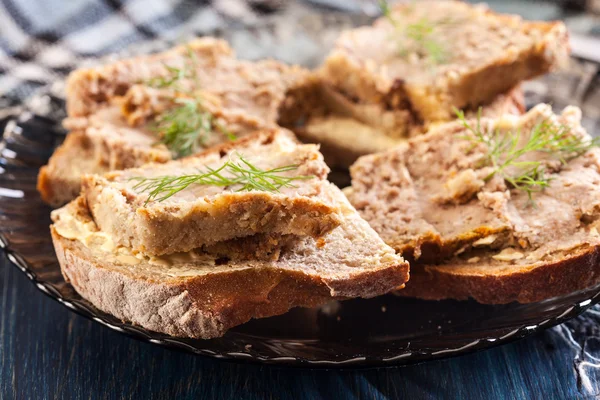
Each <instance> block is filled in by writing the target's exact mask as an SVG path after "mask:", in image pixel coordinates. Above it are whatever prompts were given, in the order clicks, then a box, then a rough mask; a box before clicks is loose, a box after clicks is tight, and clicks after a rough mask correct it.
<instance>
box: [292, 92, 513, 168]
mask: <svg viewBox="0 0 600 400" xmlns="http://www.w3.org/2000/svg"><path fill="white" fill-rule="evenodd" d="M321 93H322V94H323V96H322V97H321V99H322V101H323V102H324V104H325V108H324V110H325V111H321V112H316V113H314V114H315V115H313V116H311V117H309V118H308V119H307V120H306V122H304V123H302V124H300V125H299V126H297V127H295V128H292V129H294V132H295V133H296V134H297V135H298V138H299V139H300V140H301V141H303V142H305V143H319V144H320V145H321V152H322V153H323V156H324V157H325V161H326V162H327V165H329V166H331V167H332V168H348V167H349V166H350V165H352V163H354V162H355V161H356V160H357V159H358V158H359V157H361V156H364V155H367V154H373V153H377V152H381V151H386V150H389V149H391V148H394V147H398V146H401V145H402V144H405V143H406V142H407V140H408V138H409V137H411V136H416V135H418V134H422V133H423V132H425V131H426V130H427V129H429V127H432V126H433V125H435V124H436V122H431V123H429V124H423V123H420V122H417V121H414V120H413V119H412V118H411V116H410V115H409V114H407V113H406V110H400V111H398V112H394V111H390V110H384V109H382V108H380V107H379V106H374V105H371V106H361V105H358V104H355V103H352V102H349V101H348V100H347V99H346V98H345V97H343V96H341V95H339V94H336V93H335V92H333V91H332V89H331V88H328V87H327V86H326V85H325V86H323V88H322V89H321ZM524 110H525V99H524V96H523V91H522V89H521V88H520V87H519V86H517V87H516V88H514V89H513V90H511V91H510V92H508V93H506V94H502V95H499V96H497V97H496V98H495V99H494V101H492V102H491V103H490V104H486V105H484V106H483V107H482V108H481V112H482V115H483V116H486V117H495V116H501V115H506V114H514V115H520V114H522V113H523V112H524ZM476 114H477V113H476V112H475V111H472V110H469V111H467V115H469V116H474V115H476ZM437 123H439V122H437Z"/></svg>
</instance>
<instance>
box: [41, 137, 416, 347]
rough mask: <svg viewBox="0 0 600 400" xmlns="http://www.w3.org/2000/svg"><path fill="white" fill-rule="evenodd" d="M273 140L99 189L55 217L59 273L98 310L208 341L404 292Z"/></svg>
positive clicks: (133, 172) (395, 260)
mask: <svg viewBox="0 0 600 400" xmlns="http://www.w3.org/2000/svg"><path fill="white" fill-rule="evenodd" d="M327 172H328V168H327V166H326V165H325V163H324V162H323V157H322V156H321V154H320V153H319V152H318V150H317V147H316V146H313V145H300V144H298V143H297V141H296V139H295V137H294V136H293V134H291V133H290V132H287V131H282V130H266V131H260V132H257V133H254V134H253V135H250V136H247V137H246V138H244V139H240V140H238V141H236V142H234V143H232V144H226V145H222V146H220V147H216V148H213V149H211V150H208V151H206V152H204V153H201V154H199V155H197V156H194V157H190V158H187V159H184V160H178V161H171V162H168V163H165V164H154V165H148V166H144V167H142V168H137V169H130V170H126V171H122V172H118V173H110V174H108V175H105V176H95V175H87V176H86V177H85V178H84V184H83V190H82V194H81V196H80V197H78V198H77V199H75V200H74V201H72V202H71V203H69V204H68V205H66V206H64V207H63V208H60V209H58V210H55V211H54V212H53V213H52V220H53V222H54V223H53V224H52V226H51V231H52V238H53V241H54V246H55V249H56V253H57V255H58V259H59V262H60V265H61V270H62V272H63V275H64V277H65V279H66V280H67V281H68V282H70V283H71V284H72V285H73V287H74V288H75V290H77V292H79V294H81V295H82V296H83V297H84V298H86V299H87V300H89V301H90V302H91V303H92V304H93V305H95V306H96V307H98V308H99V309H100V310H102V311H105V312H107V313H110V314H112V315H114V316H116V317H118V318H121V319H122V320H124V321H129V322H132V323H134V324H137V325H140V326H142V327H144V328H147V329H151V330H154V331H158V332H164V333H168V334H171V335H175V336H186V337H194V338H212V337H217V336H220V335H223V334H224V333H225V331H227V330H228V329H229V328H231V327H233V326H236V325H239V324H242V323H244V322H246V321H248V320H249V319H251V318H262V317H268V316H272V315H277V314H281V313H284V312H286V311H287V310H289V309H290V308H292V307H296V306H305V307H313V306H318V305H321V304H324V303H326V302H328V301H330V300H332V299H347V298H353V297H373V296H378V295H382V294H384V293H387V292H389V291H391V290H393V289H394V288H397V287H399V286H402V285H403V284H404V283H405V282H406V281H407V280H408V264H407V263H406V262H405V261H404V260H403V259H402V257H401V256H399V255H396V254H395V252H394V250H393V249H392V248H391V247H389V246H388V245H386V244H385V243H384V242H383V241H382V240H381V238H379V236H378V235H377V234H376V233H375V231H373V229H372V228H371V227H369V225H368V224H367V223H366V222H365V221H364V220H363V219H362V218H361V217H360V216H359V215H358V213H357V212H356V210H355V209H354V208H353V207H352V206H351V205H350V203H349V202H348V200H347V199H346V197H345V196H344V195H343V193H342V192H341V191H340V190H339V189H338V188H337V187H335V186H334V185H332V184H331V183H329V182H327V180H326V175H327Z"/></svg>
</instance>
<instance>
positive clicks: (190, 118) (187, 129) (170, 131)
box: [154, 99, 213, 158]
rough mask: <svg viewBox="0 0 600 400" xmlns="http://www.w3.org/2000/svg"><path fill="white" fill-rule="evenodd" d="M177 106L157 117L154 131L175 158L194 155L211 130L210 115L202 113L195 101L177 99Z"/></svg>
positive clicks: (211, 118)
mask: <svg viewBox="0 0 600 400" xmlns="http://www.w3.org/2000/svg"><path fill="white" fill-rule="evenodd" d="M175 102H176V104H177V106H175V107H174V108H172V109H170V110H167V111H166V112H164V113H163V114H161V115H159V116H158V117H157V119H156V120H155V126H154V130H156V131H157V132H158V133H159V134H160V135H161V140H160V143H163V144H165V145H166V146H167V147H168V148H169V150H171V152H172V153H173V155H174V156H175V157H176V158H179V157H184V156H187V155H190V154H193V153H195V152H196V151H197V150H198V148H199V147H201V146H202V145H203V144H204V143H205V142H206V139H207V138H208V136H209V135H210V134H211V132H212V128H213V116H212V114H210V113H208V112H205V111H202V110H201V107H200V105H199V102H198V101H197V100H195V99H177V100H176V101H175Z"/></svg>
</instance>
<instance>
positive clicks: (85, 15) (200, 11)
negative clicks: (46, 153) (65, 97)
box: [0, 0, 254, 101]
mask: <svg viewBox="0 0 600 400" xmlns="http://www.w3.org/2000/svg"><path fill="white" fill-rule="evenodd" d="M250 5H251V2H245V1H239V0H238V1H236V0H221V1H215V2H214V3H213V2H210V1H201V0H68V1H65V0H0V32H1V34H0V95H1V96H4V100H6V99H7V98H8V99H13V100H14V101H19V100H23V99H24V98H26V97H27V96H29V95H30V94H31V93H32V92H33V91H35V89H37V88H39V87H40V86H43V85H46V84H48V83H50V82H53V81H55V80H57V79H61V78H63V77H64V76H65V75H66V74H67V73H68V72H69V71H71V70H72V69H73V68H74V67H75V66H76V65H79V64H81V63H82V62H85V61H86V60H88V59H93V58H96V57H99V56H103V55H106V54H110V53H114V52H118V51H120V50H122V49H125V48H131V47H132V44H134V43H135V44H136V45H135V47H138V45H139V46H140V47H143V46H144V44H145V43H149V42H155V41H156V40H157V39H163V40H165V41H168V40H171V41H177V40H178V39H181V38H185V37H189V36H192V35H206V34H212V33H214V32H215V31H216V30H218V29H221V28H223V27H224V26H226V24H227V26H229V25H231V24H232V23H235V21H232V20H236V19H237V20H244V18H246V19H247V17H248V15H251V14H252V12H254V11H253V9H252V8H251V7H250Z"/></svg>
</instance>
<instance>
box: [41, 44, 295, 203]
mask: <svg viewBox="0 0 600 400" xmlns="http://www.w3.org/2000/svg"><path fill="white" fill-rule="evenodd" d="M175 71H179V72H178V74H177V80H176V81H173V83H171V84H169V83H168V82H170V81H171V80H172V79H174V78H173V74H174V73H175ZM306 74H307V72H306V71H305V70H304V69H302V68H300V67H295V66H287V65H285V64H282V63H279V62H277V61H273V60H263V61H257V62H250V61H243V60H238V59H236V58H235V55H234V54H233V52H232V51H231V49H230V48H229V46H228V45H227V44H226V43H225V42H223V41H221V40H216V39H212V38H202V39H197V40H195V41H192V42H190V43H188V44H187V45H182V46H178V47H175V48H173V49H171V50H169V51H166V52H164V53H160V54H155V55H150V56H143V57H137V58H133V59H127V60H122V61H118V62H115V63H112V64H108V65H104V66H100V67H95V68H90V69H80V70H76V71H74V72H73V73H72V74H71V75H70V76H69V79H68V84H67V111H68V114H69V118H67V119H66V120H65V121H64V126H65V127H66V128H67V129H69V130H70V131H71V133H72V134H74V135H75V136H77V137H76V138H73V139H71V140H67V141H66V142H65V143H64V144H63V145H62V146H61V147H60V148H59V149H58V150H57V151H56V153H55V154H54V155H53V156H52V157H51V158H50V160H49V162H48V165H47V166H44V167H42V169H41V170H40V174H39V178H38V190H39V191H40V194H41V196H42V199H43V200H44V201H46V202H47V203H49V204H51V205H53V206H59V205H62V204H64V203H66V202H67V201H69V200H72V199H73V197H74V196H73V194H74V193H78V192H79V188H80V174H81V173H86V172H88V173H105V172H109V171H113V170H120V169H124V168H131V167H137V166H141V165H143V164H145V163H147V162H150V161H152V162H166V161H169V160H171V159H172V158H173V156H174V155H175V156H177V154H176V153H175V152H173V151H170V149H169V148H167V146H165V145H164V144H161V143H160V135H162V134H164V132H162V133H161V132H160V129H157V128H156V121H157V119H159V118H160V117H161V116H165V115H168V114H167V113H169V112H170V111H172V110H174V109H175V107H181V104H183V102H185V101H188V100H194V99H196V98H200V99H201V104H202V110H203V112H206V113H208V115H210V118H209V121H210V122H209V124H210V125H211V126H210V127H209V128H210V129H208V130H207V131H208V133H207V132H204V133H205V134H203V135H202V138H201V139H202V140H199V141H198V143H197V145H198V146H197V147H199V148H200V149H201V148H208V147H210V146H213V145H216V144H219V143H222V142H225V141H227V140H229V138H230V137H232V135H233V136H237V137H241V136H244V135H246V134H249V133H251V132H254V131H255V130H258V129H264V128H274V127H276V126H277V124H276V121H277V119H278V118H279V117H280V106H281V104H282V103H283V102H284V101H285V100H286V93H287V92H288V91H289V90H292V89H293V88H294V87H295V85H300V84H301V82H302V81H303V80H304V79H305V77H306ZM188 120H189V118H184V119H183V120H181V121H179V122H178V123H181V124H184V123H188V122H189V121H188ZM203 129H204V128H203ZM90 157H91V159H90Z"/></svg>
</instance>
